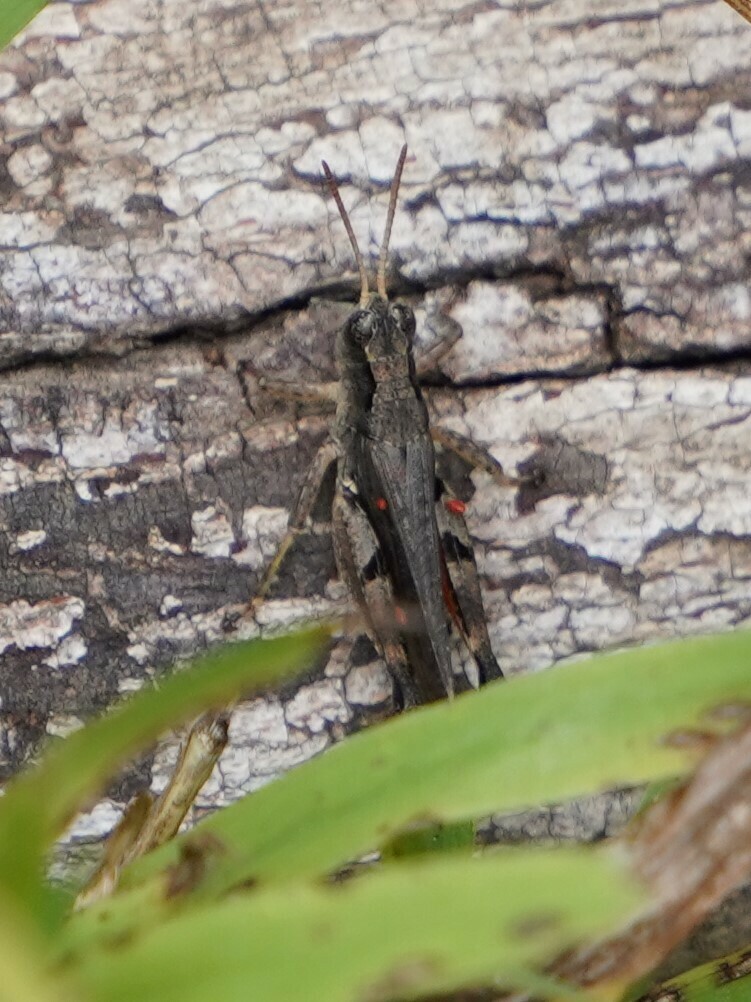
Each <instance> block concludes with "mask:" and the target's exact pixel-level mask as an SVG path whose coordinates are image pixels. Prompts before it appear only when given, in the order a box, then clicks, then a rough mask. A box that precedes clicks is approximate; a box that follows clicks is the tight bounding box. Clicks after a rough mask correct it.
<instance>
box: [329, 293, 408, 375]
mask: <svg viewBox="0 0 751 1002" xmlns="http://www.w3.org/2000/svg"><path fill="white" fill-rule="evenodd" d="M414 333H415V315H414V313H413V312H412V310H411V309H410V308H409V306H406V305H405V304H404V303H390V302H388V300H386V299H383V298H382V297H381V296H379V295H374V296H371V297H370V299H369V300H368V303H367V305H365V306H362V307H360V308H359V309H357V310H355V312H354V313H353V314H352V315H351V317H350V318H349V320H348V321H347V323H346V325H345V328H344V338H345V341H346V342H347V343H348V345H349V347H350V349H351V351H352V353H353V354H360V353H362V355H364V357H365V360H366V361H367V362H368V363H372V362H379V361H383V360H384V359H393V360H394V362H393V364H394V365H397V366H398V365H399V361H398V360H400V359H401V360H402V361H403V363H404V364H406V363H407V360H408V359H409V358H410V357H411V353H412V341H413V338H414ZM361 357H362V356H361Z"/></svg>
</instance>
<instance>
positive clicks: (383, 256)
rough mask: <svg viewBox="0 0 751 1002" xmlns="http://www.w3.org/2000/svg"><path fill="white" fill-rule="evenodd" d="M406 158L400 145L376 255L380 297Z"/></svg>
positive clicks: (383, 286)
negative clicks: (379, 247) (379, 245)
mask: <svg viewBox="0 0 751 1002" xmlns="http://www.w3.org/2000/svg"><path fill="white" fill-rule="evenodd" d="M406 159H407V144H406V143H405V144H404V146H402V151H401V153H400V154H399V159H398V160H397V162H396V170H395V171H394V180H393V181H392V182H391V195H390V197H389V212H388V215H387V216H386V229H385V230H384V233H383V241H382V243H381V253H380V254H379V255H378V274H377V275H376V289H377V290H378V295H379V296H380V297H381V299H388V296H387V295H386V264H387V258H388V253H389V240H390V239H391V227H392V225H393V222H394V213H395V212H396V199H397V196H398V194H399V182H400V181H401V179H402V171H403V170H404V161H405V160H406Z"/></svg>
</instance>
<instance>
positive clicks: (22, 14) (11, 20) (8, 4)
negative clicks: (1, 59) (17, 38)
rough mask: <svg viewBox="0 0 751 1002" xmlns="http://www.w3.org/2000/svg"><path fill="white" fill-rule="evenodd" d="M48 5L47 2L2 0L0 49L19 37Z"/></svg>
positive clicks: (0, 7)
mask: <svg viewBox="0 0 751 1002" xmlns="http://www.w3.org/2000/svg"><path fill="white" fill-rule="evenodd" d="M45 5H46V0H2V4H0V48H1V49H4V48H5V46H6V45H7V44H8V42H9V41H10V40H11V39H12V38H13V36H14V35H17V34H18V32H19V31H20V30H21V28H23V27H25V25H27V24H28V23H29V21H30V20H31V19H32V17H35V16H36V15H37V14H38V13H39V11H40V10H41V9H42V8H43V7H44V6H45Z"/></svg>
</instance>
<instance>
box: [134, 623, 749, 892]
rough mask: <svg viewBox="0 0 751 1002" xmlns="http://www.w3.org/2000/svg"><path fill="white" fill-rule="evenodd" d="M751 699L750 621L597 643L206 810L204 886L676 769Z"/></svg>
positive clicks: (311, 866) (304, 865)
mask: <svg viewBox="0 0 751 1002" xmlns="http://www.w3.org/2000/svg"><path fill="white" fill-rule="evenodd" d="M750 700H751V633H749V632H748V631H744V632H737V633H732V634H724V635H722V636H718V637H703V638H699V639H692V640H686V641H681V642H677V643H671V644H666V645H663V646H660V647H647V648H641V649H637V650H630V651H626V652H622V653H618V654H612V655H601V656H597V657H593V658H591V659H588V660H586V661H577V662H575V663H570V664H568V665H561V666H558V667H557V668H555V669H554V670H553V671H549V672H544V673H540V674H536V675H526V676H522V677H517V678H512V679H510V680H508V681H505V682H503V683H500V684H496V685H491V686H487V687H486V688H485V689H483V690H481V691H479V692H474V693H469V694H467V695H465V696H461V697H459V698H458V699H455V700H453V701H452V702H451V703H442V704H436V705H433V706H430V707H426V708H424V709H420V710H416V711H413V712H411V713H408V714H405V715H404V716H402V717H399V718H397V719H394V720H391V721H389V722H388V723H386V724H384V725H383V726H380V727H377V728H373V729H371V730H369V731H367V732H365V733H361V734H358V735H355V736H354V737H352V738H350V739H349V740H348V741H346V742H345V743H343V744H341V745H338V746H336V747H334V748H332V749H331V750H330V751H328V752H327V753H326V754H325V755H324V756H322V757H321V758H318V759H316V760H314V761H311V762H308V763H305V764H304V765H302V766H300V767H298V768H297V769H295V770H294V771H293V772H291V773H289V774H287V775H286V776H284V777H282V778H281V779H280V780H278V781H276V782H274V783H272V784H270V785H269V786H267V787H264V788H263V789H261V790H259V791H258V792H257V793H254V794H253V795H252V796H251V797H248V798H246V799H245V800H243V801H241V802H240V803H238V804H235V805H233V806H232V807H230V808H228V809H226V810H224V811H222V812H220V813H219V814H217V815H214V816H213V817H212V818H210V819H209V820H208V821H207V822H206V823H205V824H203V825H202V826H201V829H200V830H201V831H204V832H211V833H213V834H214V835H215V836H216V837H217V838H218V839H219V840H220V841H221V842H222V843H223V844H224V845H225V846H226V848H227V850H228V851H227V853H226V855H225V858H224V861H223V862H221V863H219V864H218V865H217V867H216V868H215V870H214V871H212V876H211V877H210V878H208V881H207V884H206V885H205V889H206V892H207V893H218V892H221V891H223V890H225V889H226V888H228V887H230V886H232V885H233V884H235V883H238V882H242V881H244V880H248V879H260V880H264V881H266V880H272V879H280V878H284V879H290V878H297V877H304V876H314V875H317V874H323V873H326V872H328V871H330V870H332V869H334V868H335V867H337V866H339V865H341V864H342V863H344V862H346V861H347V860H351V859H355V858H357V857H358V856H360V855H362V854H363V853H365V852H368V851H369V850H371V849H373V848H375V847H377V846H379V845H382V844H383V843H384V842H386V841H387V840H388V839H390V838H392V837H393V836H394V835H395V834H396V833H397V832H399V831H400V830H402V829H403V828H405V827H406V826H408V825H413V824H418V823H425V822H427V821H434V822H438V821H442V822H446V821H457V820H462V819H467V818H473V817H475V818H476V817H479V816H483V815H486V814H490V813H493V812H495V811H517V810H521V809H523V808H526V807H531V806H534V805H538V804H542V803H549V802H560V801H562V800H566V799H568V798H571V797H575V796H579V795H583V794H588V793H592V792H595V791H598V790H605V789H611V788H614V787H622V786H632V785H634V784H637V783H645V782H649V781H654V780H663V779H666V778H669V777H672V776H677V775H680V774H683V773H685V772H686V771H687V770H688V769H690V768H691V766H692V764H693V763H694V762H695V761H696V758H695V754H694V753H693V752H692V747H693V746H692V743H691V741H690V739H689V740H687V734H686V732H688V731H690V730H691V729H692V728H693V729H697V728H698V729H700V730H701V731H702V732H703V733H706V732H707V731H712V732H717V733H722V732H724V731H725V730H726V729H727V727H728V714H725V715H723V714H722V713H717V714H713V713H712V711H713V710H714V709H718V708H719V709H721V708H722V707H723V706H726V707H727V706H728V705H730V706H731V708H732V706H735V707H736V708H737V707H738V704H740V703H742V704H743V705H744V706H747V704H748V702H749V701H750ZM730 717H732V713H730ZM699 744H701V742H699ZM180 844H181V842H180V839H177V840H176V841H175V842H174V843H172V844H171V845H170V846H166V847H164V849H162V850H160V851H159V852H158V853H154V854H153V855H152V856H150V857H147V858H146V859H143V860H141V861H139V862H138V863H137V864H136V865H135V866H134V867H132V868H130V869H129V870H126V871H125V873H124V874H123V880H124V883H125V884H128V883H129V884H131V885H133V884H135V883H137V882H138V881H140V880H142V879H144V878H145V877H146V876H148V874H151V873H154V872H155V871H157V870H158V869H161V868H163V867H164V866H165V865H166V864H168V863H170V862H173V861H174V860H175V859H176V858H177V856H178V854H179V853H180V851H181V850H180Z"/></svg>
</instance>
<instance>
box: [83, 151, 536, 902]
mask: <svg viewBox="0 0 751 1002" xmlns="http://www.w3.org/2000/svg"><path fill="white" fill-rule="evenodd" d="M406 155H407V147H406V146H404V147H403V148H402V150H401V153H400V156H399V160H398V163H397V166H396V170H395V173H394V178H393V182H392V185H391V192H390V199H389V207H388V214H387V218H386V226H385V229H384V236H383V240H382V243H381V248H380V253H379V259H378V267H377V273H376V291H375V292H374V293H371V291H370V284H369V279H368V273H367V269H366V267H365V262H364V260H363V256H362V253H361V251H360V248H359V246H358V243H357V240H356V238H355V234H354V231H353V229H352V224H351V222H350V219H349V216H348V214H347V211H346V209H345V207H344V204H343V202H342V198H341V195H340V193H339V189H338V187H337V184H336V181H335V180H334V177H333V175H332V173H331V171H330V169H329V167H328V164H326V163H325V162H324V163H323V170H324V174H325V176H326V181H327V183H328V187H329V190H330V192H331V195H332V197H333V199H334V201H335V203H336V205H337V207H338V210H339V214H340V216H341V218H342V221H343V223H344V226H345V229H346V232H347V235H348V237H349V241H350V243H351V245H352V250H353V252H354V256H355V261H356V263H357V267H358V271H359V276H360V302H359V305H358V306H357V308H356V309H355V310H354V312H353V313H352V314H351V315H350V317H349V319H348V320H347V322H346V323H345V325H344V327H343V328H342V329H341V330H340V331H339V333H338V336H337V340H336V361H337V368H338V373H339V384H338V390H337V392H336V417H335V420H334V426H333V429H332V433H331V436H330V438H329V439H328V440H327V441H326V442H325V443H324V445H323V446H322V447H321V449H320V450H319V452H318V454H317V456H316V458H315V459H314V461H313V464H312V466H311V468H310V470H309V473H308V475H307V477H306V479H305V481H304V483H303V485H302V488H301V490H300V494H299V497H298V500H297V503H296V506H295V508H294V510H293V513H292V516H291V518H290V522H289V526H288V529H287V532H286V534H285V536H284V538H283V539H282V541H281V543H280V545H279V547H278V550H277V553H276V555H275V557H274V558H273V560H272V561H271V563H270V564H269V566H268V568H267V569H266V571H265V573H264V575H263V577H262V579H261V581H260V583H259V586H258V588H257V591H256V594H255V597H254V598H253V600H252V602H251V604H250V606H249V611H250V612H251V613H252V612H253V611H254V610H255V609H256V608H257V607H258V605H259V603H260V602H262V601H263V599H264V598H265V596H266V594H267V592H268V589H269V587H270V585H271V583H272V582H273V580H274V579H275V577H276V575H277V572H278V570H279V568H280V566H281V563H282V561H283V560H284V558H285V556H286V554H287V552H288V551H289V549H290V547H291V546H292V544H293V542H294V541H295V539H296V538H297V537H298V536H299V535H300V534H301V533H302V532H304V531H305V528H306V525H307V524H308V521H309V519H310V516H311V514H312V511H313V508H314V506H315V503H316V500H317V498H318V495H319V493H320V489H321V486H322V484H323V482H324V480H325V479H326V477H327V475H329V474H330V473H331V472H332V468H333V467H335V468H336V481H335V484H336V486H335V492H334V499H333V503H332V511H331V522H332V538H333V546H334V553H335V556H336V563H337V567H338V570H339V573H340V575H341V577H342V579H343V581H344V583H345V584H346V585H347V587H348V589H349V591H350V593H351V595H352V596H353V598H354V600H355V602H356V604H357V606H358V607H359V610H360V612H361V615H362V619H363V621H364V623H365V626H366V630H367V632H368V634H369V636H370V638H371V640H372V642H373V644H374V646H375V648H376V650H377V651H378V653H379V654H380V655H381V657H382V658H383V660H384V661H385V663H386V666H387V668H388V669H389V671H390V673H391V675H392V677H393V679H394V681H395V686H396V699H395V702H396V704H397V706H399V707H401V708H405V709H406V708H410V707H413V706H417V705H419V704H422V703H428V702H433V701H435V700H439V699H443V698H446V697H452V696H453V695H454V694H455V692H456V691H457V689H458V688H467V687H468V682H467V681H466V680H465V681H464V682H463V683H462V682H460V681H458V680H456V678H455V675H454V672H453V668H452V663H451V644H450V640H449V625H450V624H453V625H454V626H455V627H456V628H457V629H458V631H459V633H460V635H461V637H462V638H463V639H464V642H465V643H466V645H467V647H468V649H469V651H470V652H471V654H472V655H473V657H474V659H475V662H476V664H477V669H478V675H479V681H480V684H484V683H485V682H488V681H491V680H492V679H497V678H501V677H502V672H501V669H500V667H499V665H498V662H497V661H496V659H495V656H494V654H493V651H492V648H491V644H490V638H489V636H488V629H487V624H486V620H485V613H484V610H483V605H482V596H481V592H480V585H479V580H478V574H477V565H476V563H475V558H474V553H473V550H472V543H471V540H470V536H469V532H468V530H467V526H466V523H465V520H464V514H463V513H464V504H463V502H461V501H460V500H459V499H458V498H456V497H455V496H454V495H453V494H452V493H451V492H450V490H449V489H448V487H447V486H446V484H445V483H444V482H443V481H442V480H441V479H440V478H439V477H438V476H437V474H436V465H435V451H434V445H433V441H434V440H436V441H437V442H439V443H440V444H441V445H442V446H443V447H448V448H449V449H451V450H453V451H454V452H456V453H458V454H459V455H460V456H461V457H462V458H463V459H465V460H469V462H470V463H471V464H472V465H475V466H480V467H482V468H483V469H484V470H486V471H487V472H489V473H490V474H491V475H492V476H493V477H494V478H495V479H496V480H497V481H499V482H500V483H502V484H504V485H509V484H513V485H518V484H519V483H521V482H522V481H520V480H518V479H515V478H510V477H508V476H507V475H506V474H505V473H504V472H503V469H502V467H501V466H500V464H499V463H498V462H497V461H496V460H495V459H493V458H492V457H490V456H488V455H487V454H486V453H484V452H483V451H482V450H480V449H478V448H477V447H476V446H475V445H474V444H473V443H471V442H470V441H468V440H466V439H464V438H462V437H461V436H458V435H455V434H451V433H446V432H443V431H438V430H436V429H432V428H431V426H430V423H429V420H428V411H427V407H426V404H425V401H424V399H423V395H422V392H421V390H420V386H419V382H418V376H417V367H416V364H415V358H414V353H413V339H414V334H415V316H414V313H413V311H412V310H411V309H410V308H409V307H408V306H406V305H405V304H403V303H398V302H393V303H392V302H390V301H389V299H388V295H387V291H386V266H387V259H388V246H389V239H390V236H391V228H392V224H393V219H394V212H395V209H396V200H397V195H398V191H399V184H400V181H401V175H402V170H403V168H404V162H405V159H406ZM448 347H451V345H448ZM277 389H278V390H279V391H280V393H281V394H282V395H285V390H284V384H282V385H281V386H278V387H277ZM287 389H289V388H287ZM291 395H292V396H295V395H296V394H295V393H294V392H293V393H292V394H291ZM302 395H303V396H308V397H309V396H310V394H309V393H307V392H305V393H303V394H302ZM229 713H230V710H229V709H226V710H224V711H222V712H221V713H211V714H206V715H204V716H203V717H201V718H200V719H199V720H198V721H197V722H196V724H194V726H193V729H192V731H191V732H190V734H189V737H188V740H187V742H186V744H185V746H184V748H183V751H182V754H181V758H180V761H179V762H178V765H177V767H176V770H175V773H174V775H173V777H172V780H171V782H170V785H169V786H168V787H167V789H166V790H165V792H164V793H163V794H162V795H161V797H160V798H159V800H157V801H156V803H155V804H154V805H153V810H152V811H151V812H150V814H149V816H148V817H147V819H146V822H145V824H144V825H143V827H142V828H141V829H140V831H139V832H138V833H137V834H136V835H135V837H134V840H133V842H132V845H131V846H130V847H129V849H128V850H127V852H126V853H125V855H124V857H123V861H127V860H129V859H132V858H134V857H135V856H137V855H140V854H141V853H143V852H145V851H146V850H147V849H149V848H152V847H153V846H154V845H156V844H159V843H160V842H162V841H166V839H167V838H169V837H171V835H172V834H174V832H175V831H176V830H177V828H178V826H179V824H180V822H181V821H182V818H183V817H184V815H185V813H186V812H187V810H188V808H189V806H190V804H191V803H192V800H193V798H194V797H195V795H196V794H197V793H198V790H199V789H200V787H201V786H202V785H203V782H204V781H205V780H206V778H207V777H208V775H209V773H210V771H211V768H212V767H213V765H214V763H215V762H216V760H217V759H218V757H219V755H220V754H221V751H222V748H223V747H224V743H225V741H226V735H227V724H228V720H229ZM120 865H121V864H120ZM111 883H112V881H111V880H110V884H111ZM95 896H96V895H93V896H92V894H91V893H90V892H89V893H88V897H87V900H92V899H93V897H95Z"/></svg>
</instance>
